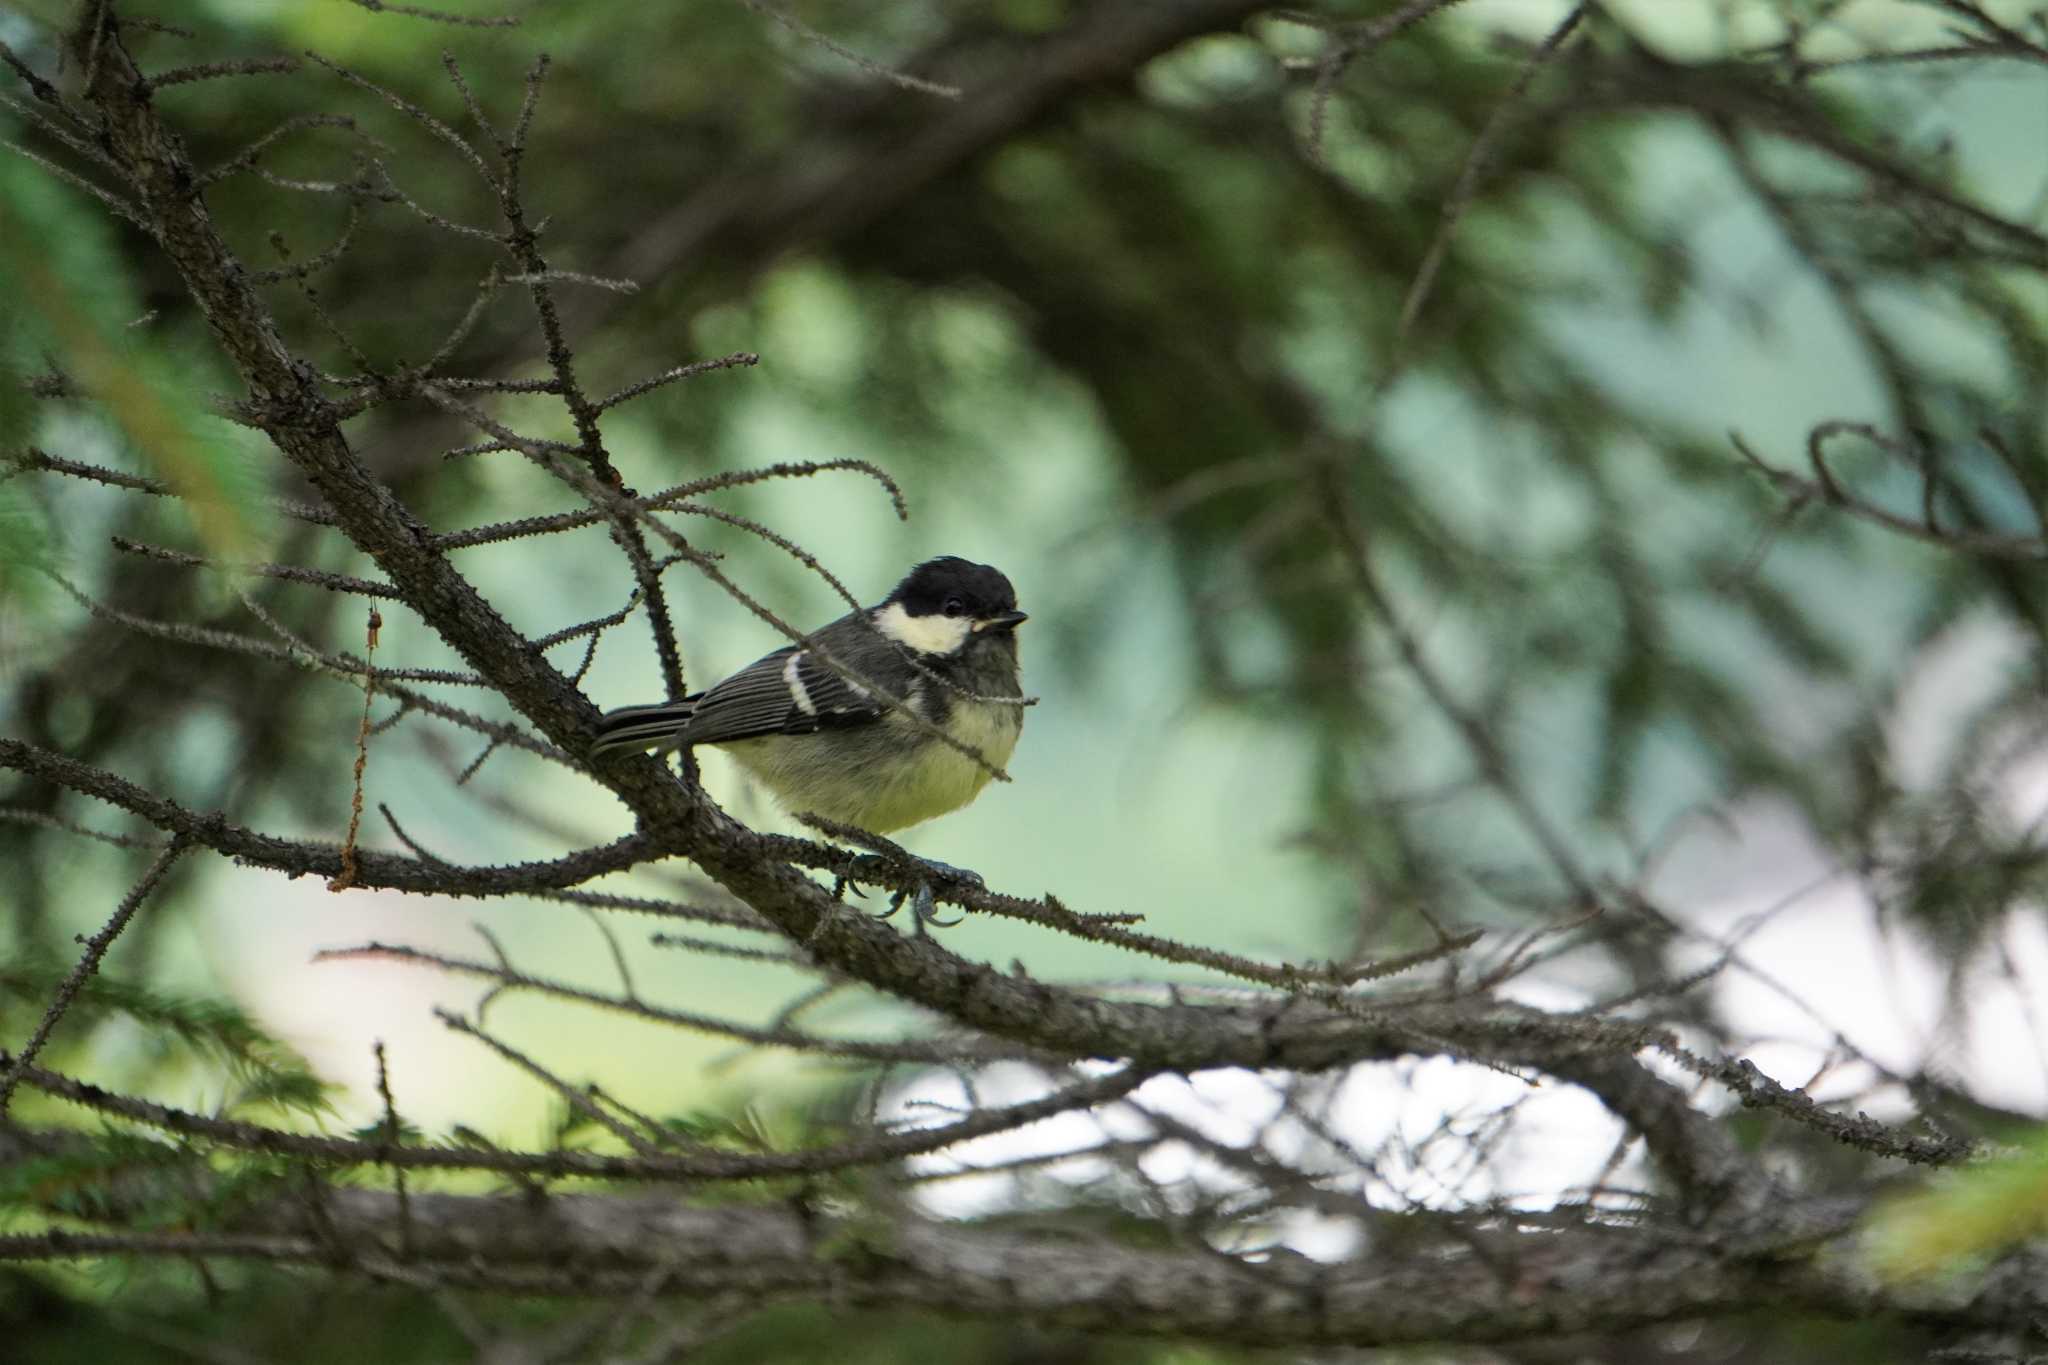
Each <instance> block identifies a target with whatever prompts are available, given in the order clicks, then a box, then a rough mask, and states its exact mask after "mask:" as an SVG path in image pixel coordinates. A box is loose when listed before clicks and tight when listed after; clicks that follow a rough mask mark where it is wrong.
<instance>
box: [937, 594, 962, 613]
mask: <svg viewBox="0 0 2048 1365" xmlns="http://www.w3.org/2000/svg"><path fill="white" fill-rule="evenodd" d="M939 610H940V611H943V612H944V613H946V615H948V616H965V615H966V614H967V604H966V603H965V602H963V601H961V600H960V599H959V598H957V597H949V598H947V599H946V605H944V606H943V607H940V608H939Z"/></svg>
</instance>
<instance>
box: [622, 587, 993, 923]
mask: <svg viewBox="0 0 2048 1365" xmlns="http://www.w3.org/2000/svg"><path fill="white" fill-rule="evenodd" d="M1025 620H1026V617H1025V615H1024V613H1023V612H1021V611H1019V610H1017V593H1016V590H1015V589H1014V588H1012V587H1011V586H1010V580H1009V579H1008V578H1006V577H1004V576H1003V574H1002V573H1001V572H999V571H998V570H996V569H993V568H991V567H990V566H988V565H986V564H973V563H969V562H968V561H967V560H964V559H958V558H954V557H952V556H950V555H949V556H946V557H944V558H940V559H932V560H927V561H926V562H925V563H923V564H920V565H918V566H917V567H916V568H914V569H912V570H911V571H910V572H909V573H908V574H906V575H905V576H904V578H903V581H902V582H900V583H898V584H897V585H896V587H895V590H894V591H892V592H891V593H890V594H889V595H888V596H887V597H886V598H884V599H883V600H882V601H881V603H880V604H878V605H876V606H873V607H869V608H866V609H865V610H861V611H855V612H849V613H848V614H847V615H845V616H842V617H840V618H839V619H838V620H837V621H834V622H833V623H832V624H830V625H828V626H825V627H823V628H822V629H819V630H816V631H813V632H812V633H811V634H809V635H807V636H805V637H804V639H803V641H802V642H801V643H799V644H792V645H785V646H783V647H782V648H781V649H778V650H776V651H775V652H774V653H773V654H768V655H764V656H763V657H761V658H759V659H756V660H755V661H754V662H753V663H751V664H748V665H747V666H746V667H745V668H743V669H741V670H740V671H739V672H737V673H735V674H733V675H732V676H731V677H729V678H726V679H725V680H724V681H722V682H720V683H718V684H717V685H715V686H713V687H711V688H708V689H706V690H705V691H703V692H699V693H698V694H696V695H695V696H692V697H685V698H684V699H682V700H681V701H671V702H661V703H658V704H656V705H652V706H628V707H625V708H623V709H621V710H617V711H613V712H610V713H609V714H607V715H606V716H605V717H604V719H603V720H602V721H600V722H599V725H598V739H597V743H596V744H595V745H594V746H593V747H592V749H591V756H592V757H593V758H600V757H603V756H605V755H608V754H613V753H618V752H622V751H625V750H635V749H640V750H644V749H658V750H662V751H667V750H670V749H682V748H691V747H694V746H696V745H699V744H715V745H717V746H718V747H720V748H721V749H723V750H725V751H726V752H727V753H728V754H731V755H732V757H733V759H734V760H735V761H736V762H738V764H739V765H740V766H741V767H742V768H744V769H745V770H746V771H747V772H749V773H751V774H752V775H753V776H754V778H755V779H756V780H757V781H759V782H760V783H761V785H762V786H764V787H766V788H767V789H768V791H769V792H770V793H771V794H772V795H773V796H774V797H775V798H776V800H777V801H779V802H780V803H781V804H782V805H783V806H785V807H787V808H788V809H789V810H790V811H792V812H795V813H797V814H810V815H816V816H821V817H823V818H824V819H825V820H827V821H830V822H832V823H835V824H840V825H851V826H853V827H854V828H856V829H860V830H865V831H868V832H871V833H874V834H887V833H889V832H890V831H892V830H899V829H904V828H907V827H908V826H911V825H915V824H919V823H921V822H922V821H925V820H929V819H931V818H932V817H933V816H935V815H944V814H945V813H946V812H948V811H952V810H958V809H959V808H960V807H962V806H964V805H966V804H967V803H968V802H970V801H972V800H973V799H974V798H975V797H976V796H979V795H980V794H981V789H982V788H983V787H985V786H987V785H988V781H989V779H990V778H991V777H993V776H994V775H995V773H996V771H997V770H999V769H1000V768H1001V767H1002V766H1003V764H1005V763H1007V762H1008V761H1009V758H1010V755H1011V753H1012V752H1013V751H1014V750H1015V749H1016V747H1017V736H1018V734H1019V732H1020V731H1021V730H1022V729H1023V726H1024V710H1023V708H1024V706H1025V704H1026V702H1025V699H1024V698H1023V697H1021V696H1019V695H1018V688H1019V682H1018V673H1017V637H1016V629H1017V627H1018V626H1020V625H1022V624H1023V623H1024V621H1025ZM933 866H934V867H936V868H938V869H939V870H940V871H942V872H944V873H947V874H949V875H954V876H966V877H970V878H972V874H963V873H961V871H960V869H957V868H951V867H947V866H946V865H945V864H933ZM972 879H973V880H976V881H978V880H979V878H972ZM918 904H919V912H920V917H921V919H922V918H923V917H924V916H925V915H926V914H927V913H928V909H929V905H930V892H929V888H924V889H922V890H921V892H920V895H919V901H918Z"/></svg>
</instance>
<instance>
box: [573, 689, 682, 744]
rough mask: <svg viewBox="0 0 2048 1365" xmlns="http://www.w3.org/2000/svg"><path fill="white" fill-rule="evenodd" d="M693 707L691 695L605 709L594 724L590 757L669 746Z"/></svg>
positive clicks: (673, 742) (673, 741)
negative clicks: (616, 708) (595, 728)
mask: <svg viewBox="0 0 2048 1365" xmlns="http://www.w3.org/2000/svg"><path fill="white" fill-rule="evenodd" d="M696 707H697V699H696V698H695V697H691V698H688V699H687V700H684V701H665V702H659V703H656V704H655V705H653V706H624V707H620V708H619V709H618V710H616V711H607V712H605V714H604V718H603V719H601V720H599V721H598V723H597V742H596V743H595V744H593V745H591V746H590V756H591V757H592V758H603V757H604V756H606V755H607V754H617V753H625V752H627V751H628V750H635V749H640V750H644V749H672V748H674V747H675V738H676V731H678V730H680V729H682V728H683V726H684V725H685V724H687V723H688V721H689V719H690V713H691V712H692V711H694V710H695V709H696Z"/></svg>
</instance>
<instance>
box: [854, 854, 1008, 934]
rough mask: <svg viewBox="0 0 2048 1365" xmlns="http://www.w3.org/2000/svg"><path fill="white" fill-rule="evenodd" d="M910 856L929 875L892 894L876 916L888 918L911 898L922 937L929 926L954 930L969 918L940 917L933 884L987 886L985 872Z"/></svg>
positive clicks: (914, 922)
mask: <svg viewBox="0 0 2048 1365" xmlns="http://www.w3.org/2000/svg"><path fill="white" fill-rule="evenodd" d="M906 856H908V857H909V858H910V861H911V862H912V863H914V864H915V865H917V866H919V867H922V868H923V869H925V871H926V872H927V873H928V874H929V875H926V876H922V877H919V878H918V880H917V884H916V885H915V886H911V887H905V888H904V889H903V890H900V891H898V892H897V893H896V894H895V895H893V896H891V897H889V908H888V909H887V910H884V911H882V912H881V913H880V914H878V915H876V916H875V918H876V919H888V918H889V917H890V916H891V915H893V914H895V913H896V912H897V911H898V910H901V909H902V908H903V903H904V901H906V900H907V901H909V902H910V921H911V924H912V926H913V927H914V928H915V929H916V930H917V933H918V936H919V937H920V938H921V937H923V936H924V935H925V933H926V931H927V930H928V929H950V928H952V927H953V926H954V925H956V924H958V923H960V922H961V921H962V920H964V919H966V918H967V917H966V916H965V915H956V916H954V917H953V918H952V919H940V918H939V911H938V905H937V904H936V902H935V901H934V899H933V896H932V886H933V883H935V882H957V883H961V884H964V885H967V886H973V887H981V886H985V885H987V883H986V882H984V881H982V879H981V874H980V873H979V872H975V871H973V870H971V869H969V868H965V867H955V866H953V865H952V864H951V863H942V862H940V861H938V860H937V859H936V858H919V857H916V856H915V855H906Z"/></svg>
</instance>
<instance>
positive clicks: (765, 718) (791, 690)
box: [676, 645, 883, 744]
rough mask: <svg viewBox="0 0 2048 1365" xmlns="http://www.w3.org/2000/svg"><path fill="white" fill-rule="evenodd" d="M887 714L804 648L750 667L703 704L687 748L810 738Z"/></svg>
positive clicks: (682, 738) (689, 728)
mask: <svg viewBox="0 0 2048 1365" xmlns="http://www.w3.org/2000/svg"><path fill="white" fill-rule="evenodd" d="M882 711H883V708H882V707H881V706H880V705H879V704H877V703H876V701H875V700H874V698H873V697H872V696H871V695H870V694H869V693H868V692H867V690H866V689H864V688H862V687H860V686H858V685H857V684H854V683H850V682H848V681H846V679H844V678H842V677H840V676H839V675H838V674H837V673H834V672H833V671H832V670H831V669H829V668H827V667H825V665H824V664H822V663H820V662H819V661H818V659H817V656H815V655H814V654H812V653H811V652H810V651H809V650H807V649H804V648H803V647H801V646H798V645H785V646H784V647H783V648H781V649H778V650H776V651H775V652H774V653H773V654H769V655H765V656H763V657H762V658H759V659H756V660H755V661H754V662H753V663H750V664H748V665H747V666H746V667H745V668H743V669H741V670H740V671H739V672H737V673H735V674H733V675H732V676H731V677H729V678H727V679H726V680H725V681H723V682H721V683H719V684H718V685H717V686H715V687H713V688H712V689H711V690H710V691H708V692H706V693H705V694H704V695H703V696H701V697H699V698H698V699H697V704H696V705H695V707H693V708H692V710H691V712H690V719H689V723H688V724H686V725H684V726H683V728H682V729H681V731H679V732H678V733H677V736H676V738H677V740H678V741H679V742H681V743H683V744H723V743H726V742H728V741H730V740H736V739H756V738H759V737H760V736H762V735H808V734H814V733H816V732H817V731H819V730H822V729H825V728H827V727H828V726H835V727H836V726H842V725H858V724H861V723H862V722H865V721H871V720H873V719H875V718H876V717H877V716H879V715H881V714H882Z"/></svg>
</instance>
